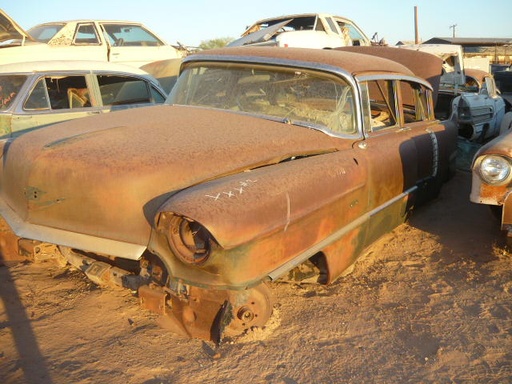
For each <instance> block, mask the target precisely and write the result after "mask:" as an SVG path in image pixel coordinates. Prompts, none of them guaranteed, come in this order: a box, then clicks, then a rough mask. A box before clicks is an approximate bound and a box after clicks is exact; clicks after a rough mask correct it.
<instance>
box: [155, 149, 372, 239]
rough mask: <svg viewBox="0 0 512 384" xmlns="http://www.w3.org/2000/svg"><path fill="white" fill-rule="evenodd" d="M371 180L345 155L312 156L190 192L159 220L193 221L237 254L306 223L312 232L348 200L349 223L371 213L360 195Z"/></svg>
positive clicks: (171, 201)
mask: <svg viewBox="0 0 512 384" xmlns="http://www.w3.org/2000/svg"><path fill="white" fill-rule="evenodd" d="M366 180H367V172H366V167H365V166H363V165H362V164H361V162H360V161H359V162H358V161H356V160H355V159H353V158H352V157H347V156H343V153H340V152H334V153H329V154H323V155H317V156H311V157H307V158H302V159H298V160H292V161H287V162H283V163H280V164H277V165H272V166H266V167H262V168H259V169H256V170H253V171H250V172H244V173H241V174H237V175H234V176H229V177H225V178H222V179H218V180H213V181H210V182H207V183H203V184H200V185H197V186H194V187H190V188H188V189H186V190H183V191H182V192H180V193H178V194H176V195H174V196H172V197H171V198H170V199H169V200H168V201H167V202H166V203H164V204H163V205H162V206H161V207H160V209H159V210H158V212H157V217H158V216H159V214H160V213H163V212H171V213H174V214H178V215H182V216H185V217H188V218H191V219H193V220H195V221H197V222H199V223H201V224H202V225H203V226H204V227H206V228H207V229H208V231H209V232H210V233H211V234H212V235H213V236H214V237H215V239H216V241H217V242H218V243H219V245H221V246H222V247H223V248H224V249H231V248H234V247H237V246H239V245H241V244H244V243H248V242H250V241H251V240H254V239H256V238H262V237H265V236H267V235H270V234H272V233H274V232H278V231H281V232H286V231H287V229H288V227H289V226H290V225H292V224H294V223H297V222H298V221H300V220H305V222H304V225H305V229H306V230H308V228H307V224H308V222H307V217H308V216H309V215H310V214H311V213H313V212H315V211H318V210H319V209H321V208H322V207H325V206H326V205H329V204H332V203H334V202H336V201H338V202H339V201H341V200H343V199H347V200H348V201H347V202H346V206H347V208H348V206H352V209H350V210H349V209H347V211H346V212H339V214H340V215H343V219H342V221H345V222H349V221H350V220H352V219H353V218H355V217H357V216H358V215H359V214H360V213H361V212H364V211H365V210H366V209H367V199H366V198H364V197H362V196H361V192H360V189H361V188H363V187H364V186H365V185H366ZM356 200H357V201H356ZM333 214H335V213H334V212H333ZM312 224H313V223H312ZM341 224H342V223H340V222H338V223H337V224H333V225H334V226H337V225H341Z"/></svg>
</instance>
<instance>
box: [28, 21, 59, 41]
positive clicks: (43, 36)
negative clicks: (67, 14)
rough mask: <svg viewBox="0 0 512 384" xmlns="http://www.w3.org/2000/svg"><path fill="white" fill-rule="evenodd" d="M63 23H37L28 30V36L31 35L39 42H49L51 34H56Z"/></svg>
mask: <svg viewBox="0 0 512 384" xmlns="http://www.w3.org/2000/svg"><path fill="white" fill-rule="evenodd" d="M63 27H64V24H44V25H38V26H35V27H33V28H31V29H29V30H28V33H29V34H30V36H32V37H33V38H34V39H36V40H37V41H40V42H41V43H47V42H49V41H50V40H51V39H52V37H53V36H55V35H56V34H57V32H59V31H60V30H61V29H62V28H63Z"/></svg>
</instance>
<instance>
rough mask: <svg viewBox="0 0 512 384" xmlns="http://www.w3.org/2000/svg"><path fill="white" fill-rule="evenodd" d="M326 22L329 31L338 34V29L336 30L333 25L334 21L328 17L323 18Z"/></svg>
mask: <svg viewBox="0 0 512 384" xmlns="http://www.w3.org/2000/svg"><path fill="white" fill-rule="evenodd" d="M325 19H326V20H327V24H329V28H331V31H333V32H334V33H335V34H337V35H338V34H339V33H338V28H336V24H335V23H334V20H333V19H331V18H330V17H326V18H325Z"/></svg>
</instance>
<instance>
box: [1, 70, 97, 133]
mask: <svg viewBox="0 0 512 384" xmlns="http://www.w3.org/2000/svg"><path fill="white" fill-rule="evenodd" d="M92 94H93V92H92V89H91V82H90V79H89V76H88V75H85V74H66V73H62V74H58V73H54V74H51V75H40V76H37V77H36V78H35V79H34V82H33V86H32V87H31V88H30V91H29V92H28V94H27V96H26V97H25V98H23V99H21V101H20V103H19V105H17V106H16V109H15V111H14V113H13V117H12V122H11V132H12V135H13V136H16V135H18V134H21V133H24V132H26V131H27V130H29V129H36V128H42V127H44V126H47V125H50V124H54V123H57V122H60V121H65V120H71V119H76V118H80V117H86V116H90V115H93V114H97V113H101V110H100V109H99V108H98V107H97V106H96V105H95V102H94V99H93V97H91V96H92Z"/></svg>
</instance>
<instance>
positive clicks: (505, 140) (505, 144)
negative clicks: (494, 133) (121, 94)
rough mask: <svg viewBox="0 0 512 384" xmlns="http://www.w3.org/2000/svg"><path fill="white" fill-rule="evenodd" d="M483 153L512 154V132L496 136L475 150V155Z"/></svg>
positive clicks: (507, 155) (506, 155) (508, 155)
mask: <svg viewBox="0 0 512 384" xmlns="http://www.w3.org/2000/svg"><path fill="white" fill-rule="evenodd" d="M485 154H493V155H503V156H505V157H510V156H511V154H512V134H510V133H507V134H504V135H500V136H498V137H497V138H496V139H494V140H491V141H490V142H488V143H487V144H485V145H484V146H482V148H480V149H479V150H478V152H477V156H480V155H485ZM475 159H476V156H475Z"/></svg>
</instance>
